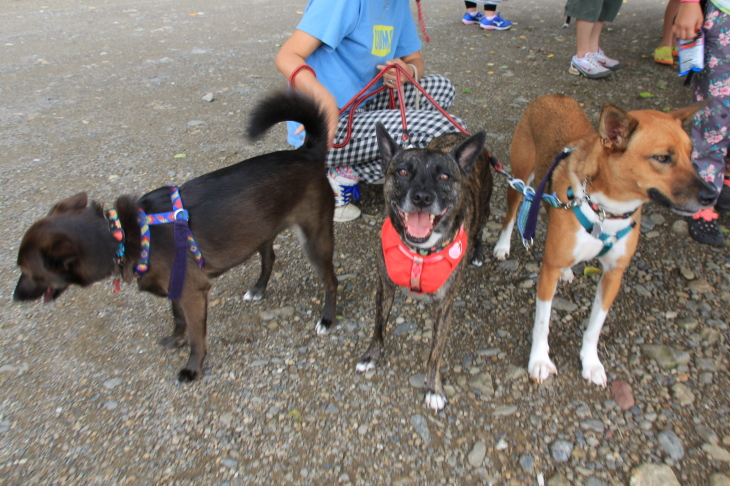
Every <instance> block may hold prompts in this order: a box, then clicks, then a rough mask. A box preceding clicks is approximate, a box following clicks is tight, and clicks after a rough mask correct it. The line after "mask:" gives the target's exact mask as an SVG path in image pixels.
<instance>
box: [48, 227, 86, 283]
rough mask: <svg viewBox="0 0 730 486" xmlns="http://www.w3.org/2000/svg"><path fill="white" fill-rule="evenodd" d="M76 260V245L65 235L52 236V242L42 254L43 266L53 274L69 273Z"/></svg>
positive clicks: (77, 257)
mask: <svg viewBox="0 0 730 486" xmlns="http://www.w3.org/2000/svg"><path fill="white" fill-rule="evenodd" d="M78 259H79V254H78V250H77V247H76V244H75V243H74V242H73V241H72V240H71V239H70V238H69V237H68V236H66V235H61V234H56V235H53V241H52V242H51V244H50V245H49V246H48V248H47V249H46V251H44V252H43V265H44V266H45V267H46V268H48V269H49V270H53V271H54V272H64V273H68V272H70V271H71V268H72V267H73V265H74V263H75V262H76V261H77V260H78Z"/></svg>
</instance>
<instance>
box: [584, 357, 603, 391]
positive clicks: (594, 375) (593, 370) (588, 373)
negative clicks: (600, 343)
mask: <svg viewBox="0 0 730 486" xmlns="http://www.w3.org/2000/svg"><path fill="white" fill-rule="evenodd" d="M583 378H585V379H586V380H588V381H590V382H591V383H593V384H595V385H598V386H602V387H603V388H606V384H607V383H608V378H607V377H606V370H605V369H603V365H602V364H601V361H600V360H599V359H598V356H592V357H588V358H583Z"/></svg>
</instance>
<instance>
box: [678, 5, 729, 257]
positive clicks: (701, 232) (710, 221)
mask: <svg viewBox="0 0 730 486" xmlns="http://www.w3.org/2000/svg"><path fill="white" fill-rule="evenodd" d="M705 30H706V38H705V69H704V70H703V71H702V72H701V73H698V75H697V76H696V77H695V92H694V94H695V99H696V100H697V101H702V100H705V99H707V98H709V97H712V98H713V99H712V100H711V101H710V103H709V104H708V105H707V107H706V108H705V109H703V110H701V111H700V112H699V113H697V115H696V116H695V119H694V121H693V124H692V128H691V130H690V138H691V139H692V144H693V146H694V150H693V151H692V161H693V163H694V165H695V168H696V169H697V172H698V173H699V175H700V177H702V178H703V179H704V180H705V181H707V182H709V183H711V184H712V185H713V186H715V189H716V190H717V194H718V195H719V194H720V192H721V190H722V187H723V183H724V178H725V169H726V157H727V153H728V146H729V145H730V133H728V131H729V130H728V121H727V120H728V119H730V89H728V87H730V45H723V40H722V38H721V35H722V32H727V31H728V30H730V15H727V14H725V13H723V12H721V11H720V10H718V9H717V8H716V7H715V6H714V5H713V4H712V2H709V3H708V4H707V11H706V13H705ZM726 44H727V42H726ZM717 218H718V216H717V213H716V212H715V211H714V210H713V209H712V208H710V209H705V210H702V211H698V212H697V214H695V215H694V216H692V218H689V219H688V222H689V233H690V235H691V236H692V238H694V239H695V240H697V241H699V242H700V243H705V244H709V245H718V246H719V245H722V244H723V240H724V238H723V235H722V233H721V232H720V226H719V224H718V221H717Z"/></svg>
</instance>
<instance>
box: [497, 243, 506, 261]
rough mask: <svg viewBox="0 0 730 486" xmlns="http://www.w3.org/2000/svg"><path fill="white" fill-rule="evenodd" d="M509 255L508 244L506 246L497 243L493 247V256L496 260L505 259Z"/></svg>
mask: <svg viewBox="0 0 730 486" xmlns="http://www.w3.org/2000/svg"><path fill="white" fill-rule="evenodd" d="M508 256H509V246H507V247H506V248H505V247H503V246H500V245H499V244H498V245H496V246H495V247H494V258H496V259H497V260H500V261H501V260H506V259H507V257H508Z"/></svg>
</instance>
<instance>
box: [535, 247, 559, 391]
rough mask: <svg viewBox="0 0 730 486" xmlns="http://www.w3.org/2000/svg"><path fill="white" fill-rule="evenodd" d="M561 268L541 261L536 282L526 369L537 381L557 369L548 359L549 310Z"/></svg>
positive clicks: (543, 379) (544, 378) (540, 380)
mask: <svg viewBox="0 0 730 486" xmlns="http://www.w3.org/2000/svg"><path fill="white" fill-rule="evenodd" d="M562 272H563V271H562V269H561V268H559V267H555V266H553V265H550V264H549V263H547V262H546V261H543V264H542V269H541V271H540V279H539V280H538V283H537V298H536V299H535V324H534V325H533V327H532V349H531V350H530V362H529V363H528V365H527V371H528V373H529V374H530V378H532V379H533V380H535V381H536V382H538V383H542V382H543V381H545V380H547V379H548V377H549V376H550V375H556V374H558V370H557V368H556V367H555V365H554V364H553V362H552V361H551V360H550V355H549V351H550V346H548V334H549V333H550V312H551V311H552V306H553V296H554V295H555V288H556V286H557V284H558V279H559V278H560V276H561V274H562Z"/></svg>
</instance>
